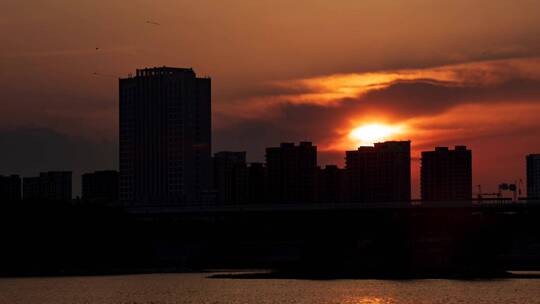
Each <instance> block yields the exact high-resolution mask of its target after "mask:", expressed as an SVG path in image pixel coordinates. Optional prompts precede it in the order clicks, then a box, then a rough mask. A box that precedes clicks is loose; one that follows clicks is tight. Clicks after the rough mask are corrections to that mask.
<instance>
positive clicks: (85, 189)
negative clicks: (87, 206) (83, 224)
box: [0, 170, 118, 204]
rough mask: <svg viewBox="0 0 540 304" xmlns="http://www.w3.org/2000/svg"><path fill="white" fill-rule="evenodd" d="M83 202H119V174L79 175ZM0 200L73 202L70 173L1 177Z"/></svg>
mask: <svg viewBox="0 0 540 304" xmlns="http://www.w3.org/2000/svg"><path fill="white" fill-rule="evenodd" d="M81 198H82V200H84V201H87V202H96V203H107V204H108V203H113V202H117V201H118V171H113V170H109V171H96V172H93V173H85V174H83V175H82V197H81ZM0 200H1V201H6V202H17V201H21V200H26V201H62V202H70V201H71V200H72V172H71V171H48V172H41V173H40V174H39V176H35V177H24V178H22V179H21V177H20V176H19V175H10V176H1V175H0Z"/></svg>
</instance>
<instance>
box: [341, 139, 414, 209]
mask: <svg viewBox="0 0 540 304" xmlns="http://www.w3.org/2000/svg"><path fill="white" fill-rule="evenodd" d="M345 170H346V178H347V181H346V183H347V200H348V201H349V202H352V203H374V202H409V201H410V200H411V142H410V141H387V142H383V143H376V144H375V145H374V146H373V147H369V146H363V147H359V148H358V150H356V151H347V152H346V167H345Z"/></svg>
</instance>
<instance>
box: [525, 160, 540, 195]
mask: <svg viewBox="0 0 540 304" xmlns="http://www.w3.org/2000/svg"><path fill="white" fill-rule="evenodd" d="M527 196H528V197H530V198H537V199H538V198H540V154H530V155H527Z"/></svg>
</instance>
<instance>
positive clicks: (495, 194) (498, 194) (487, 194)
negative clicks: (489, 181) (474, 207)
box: [476, 185, 502, 200]
mask: <svg viewBox="0 0 540 304" xmlns="http://www.w3.org/2000/svg"><path fill="white" fill-rule="evenodd" d="M476 186H477V187H478V194H477V195H476V196H477V198H478V200H483V199H484V197H485V196H495V198H501V195H502V193H501V191H500V190H499V192H486V193H484V192H482V185H476Z"/></svg>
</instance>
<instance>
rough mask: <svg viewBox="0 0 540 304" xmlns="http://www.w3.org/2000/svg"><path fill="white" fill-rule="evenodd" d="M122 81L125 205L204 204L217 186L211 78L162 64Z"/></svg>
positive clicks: (122, 158) (122, 171) (138, 71)
mask: <svg viewBox="0 0 540 304" xmlns="http://www.w3.org/2000/svg"><path fill="white" fill-rule="evenodd" d="M119 83H120V200H121V201H122V203H123V204H126V205H129V206H158V205H166V204H168V205H171V204H173V205H174V204H184V205H185V204H197V203H200V202H201V201H202V200H204V198H203V197H202V196H205V194H204V193H206V192H208V191H209V190H210V188H211V184H212V179H211V155H210V153H211V152H210V151H211V80H210V79H209V78H198V77H196V75H195V72H194V71H193V70H192V69H183V68H168V67H162V68H150V69H143V70H137V74H136V76H134V77H128V78H125V79H120V81H119Z"/></svg>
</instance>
